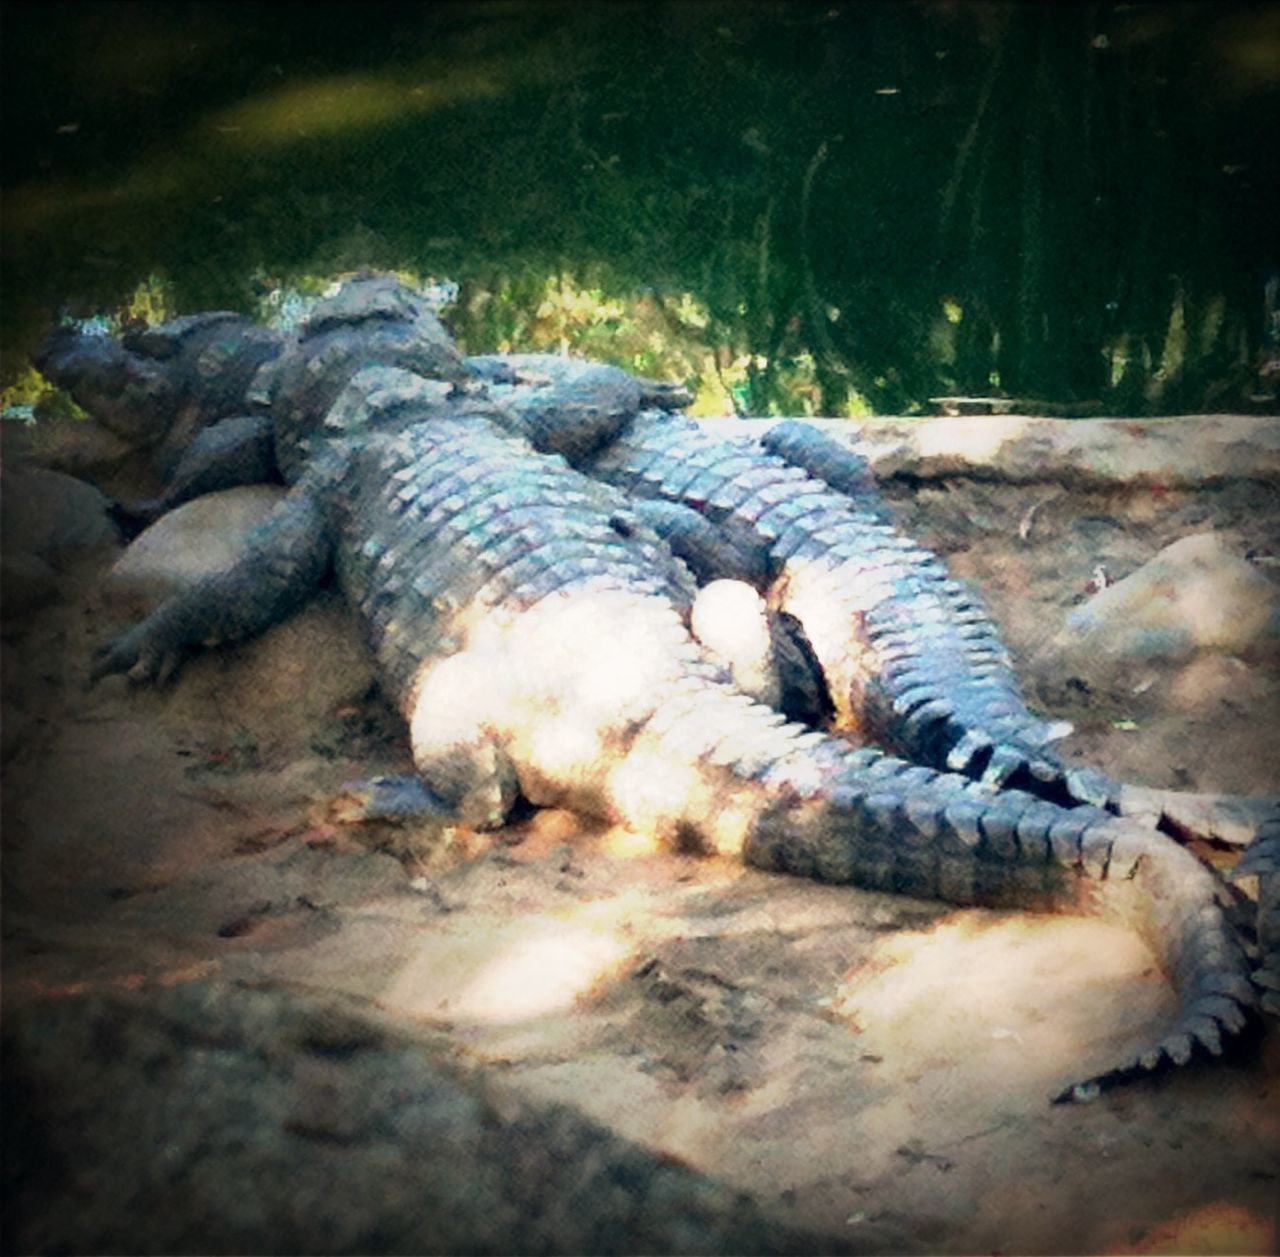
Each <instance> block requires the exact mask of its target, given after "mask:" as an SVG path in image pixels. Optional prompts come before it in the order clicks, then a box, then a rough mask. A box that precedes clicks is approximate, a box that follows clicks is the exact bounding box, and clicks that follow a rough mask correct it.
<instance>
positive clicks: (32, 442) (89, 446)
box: [3, 416, 145, 484]
mask: <svg viewBox="0 0 1280 1257" xmlns="http://www.w3.org/2000/svg"><path fill="white" fill-rule="evenodd" d="M3 433H4V438H3V439H4V453H5V457H6V458H8V459H13V458H20V459H22V460H23V462H24V463H26V464H28V465H30V466H34V467H44V468H48V469H49V470H51V471H62V472H66V473H67V475H69V476H77V477H79V478H80V479H83V480H92V481H94V483H98V484H100V483H102V481H103V479H106V478H110V477H112V476H114V475H115V474H116V473H117V472H119V471H120V470H121V469H122V468H124V467H125V466H126V465H128V464H132V463H135V462H138V461H141V460H139V458H138V454H137V452H136V450H135V449H134V447H133V446H132V445H130V444H129V443H128V442H127V441H125V440H124V439H123V438H121V437H119V436H117V435H116V434H115V433H114V432H112V431H111V430H110V429H109V428H105V427H103V426H102V424H100V423H98V422H97V421H96V420H94V419H68V418H64V417H62V416H49V417H47V418H41V419H40V420H39V421H38V422H36V423H33V424H31V425H30V426H29V427H20V426H16V425H12V424H10V425H6V426H5V427H4V429H3ZM144 465H145V464H144Z"/></svg>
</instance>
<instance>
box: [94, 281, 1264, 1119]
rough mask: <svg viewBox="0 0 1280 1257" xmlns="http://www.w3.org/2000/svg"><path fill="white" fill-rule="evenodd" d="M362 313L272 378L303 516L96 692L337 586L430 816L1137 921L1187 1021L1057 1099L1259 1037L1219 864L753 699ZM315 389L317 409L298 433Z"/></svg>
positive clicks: (632, 541) (496, 438)
mask: <svg viewBox="0 0 1280 1257" xmlns="http://www.w3.org/2000/svg"><path fill="white" fill-rule="evenodd" d="M414 317H416V315H415V312H414V311H413V310H412V309H410V310H407V311H402V312H401V313H400V314H399V315H397V316H395V319H390V320H388V321H395V320H396V319H401V320H402V321H405V322H412V321H413V318H414ZM342 318H346V319H347V322H348V327H349V328H351V327H356V326H357V325H362V326H363V329H364V330H363V331H362V332H361V335H365V334H367V333H368V332H370V330H371V322H375V321H371V320H367V319H366V320H363V322H362V321H361V320H360V319H358V318H355V317H354V316H353V315H351V314H350V312H349V311H348V313H347V314H346V315H343V314H342V301H341V300H339V301H338V302H337V313H336V314H335V310H334V308H333V307H322V308H321V310H320V311H319V314H318V316H317V317H316V319H315V321H314V322H313V324H312V326H311V327H309V328H304V329H303V331H302V334H301V336H300V337H299V338H298V340H297V341H295V342H294V343H292V344H291V346H290V347H288V348H286V350H285V351H284V353H283V355H282V356H281V358H280V359H279V362H278V365H277V366H276V367H275V368H274V369H273V372H272V380H271V381H270V382H269V383H270V387H271V390H272V394H273V405H274V406H276V407H277V428H278V431H277V457H278V461H279V463H280V465H281V467H282V468H283V469H284V470H285V475H286V478H287V479H288V480H289V481H290V482H291V488H290V490H289V492H288V494H287V495H286V497H285V498H284V499H283V501H282V503H281V505H280V507H279V508H278V509H277V510H276V512H275V513H274V514H273V516H272V517H271V518H270V519H269V520H268V521H267V522H266V524H265V525H264V526H263V527H262V528H261V530H260V531H259V532H258V534H257V535H256V537H255V538H254V540H253V543H252V545H251V546H250V548H249V550H248V551H247V553H246V554H245V555H244V556H243V557H242V559H241V560H240V561H239V562H238V563H237V564H236V565H235V566H234V567H232V568H231V569H229V570H228V571H227V572H225V573H223V574H221V575H219V576H216V577H213V578H210V579H208V580H207V581H205V582H203V583H202V584H200V585H198V586H196V587H194V588H193V589H192V590H190V591H188V592H186V593H184V594H180V595H177V596H175V597H174V598H172V599H171V600H169V601H168V602H166V603H165V604H163V605H162V606H161V607H160V608H158V609H157V610H156V611H155V612H154V613H153V614H152V615H150V616H149V617H147V619H145V620H144V621H142V622H141V623H140V624H138V625H137V626H135V627H134V628H133V629H131V630H129V631H128V632H126V633H125V634H124V635H123V636H122V637H121V638H119V639H118V640H116V641H115V642H114V643H112V644H110V645H109V646H107V647H106V648H104V650H103V652H102V653H101V655H100V656H99V658H98V659H97V661H96V663H95V668H94V671H95V674H96V675H98V676H102V675H106V674H109V673H112V672H129V673H130V674H131V675H132V676H133V677H134V678H136V679H140V680H157V681H158V680H163V679H165V678H166V677H168V676H169V675H172V673H173V672H174V671H175V670H176V668H177V667H178V666H179V665H180V663H181V660H182V658H183V657H184V655H185V654H186V653H187V651H189V650H190V649H192V648H195V647H198V646H212V645H218V644H221V643H223V642H227V641H232V640H236V639H239V638H244V637H247V636H250V635H252V634H254V633H256V632H258V631H260V630H261V629H263V628H265V627H266V626H268V625H269V624H271V623H273V622H275V621H276V620H278V619H280V618H281V617H282V616H283V615H285V614H287V613H288V611H289V610H290V609H291V608H293V607H295V606H297V605H299V604H300V603H301V602H302V601H303V600H305V599H306V598H307V597H308V595H309V594H310V592H311V591H312V589H313V588H314V587H315V586H316V585H317V584H318V583H319V582H320V581H321V580H322V579H323V578H324V576H325V574H326V573H327V572H328V571H329V570H330V569H331V568H332V569H333V570H335V571H336V574H337V578H338V581H339V584H340V585H341V587H342V589H343V590H344V592H345V593H346V595H347V597H348V598H349V599H350V601H351V603H352V604H353V606H354V608H355V609H356V611H357V613H358V615H359V618H360V620H361V622H362V624H363V626H364V629H365V631H366V634H367V636H368V639H369V641H370V644H371V645H372V647H373V649H374V651H375V653H376V655H377V658H378V661H379V664H380V667H381V672H382V676H383V679H384V682H385V686H386V689H387V691H388V693H389V694H390V695H391V696H392V697H393V698H394V700H395V701H396V703H397V704H398V706H399V708H400V710H401V711H402V712H403V714H404V717H405V719H406V721H407V723H408V725H409V729H410V737H411V745H412V749H413V756H414V762H415V766H416V768H417V771H418V778H417V784H416V786H415V787H413V789H414V790H416V793H417V799H416V805H417V806H418V807H419V809H420V810H422V811H424V812H427V813H434V814H435V815H438V816H443V817H447V818H449V819H452V820H458V821H461V822H465V823H469V824H472V825H478V826H483V825H493V824H497V823H500V822H501V820H502V819H503V817H504V816H505V815H506V813H507V811H508V809H509V807H510V806H511V804H512V803H513V801H514V800H515V798H516V797H517V795H518V794H522V795H524V796H525V797H526V798H527V799H528V800H529V801H531V802H533V803H534V804H538V805H551V804H555V805H560V806H565V807H568V808H571V809H574V810H577V811H580V812H583V813H590V814H596V815H603V816H605V817H607V818H610V819H612V820H614V821H617V822H620V823H622V824H625V825H627V826H630V827H634V828H638V829H644V830H648V831H652V832H655V833H657V834H659V835H662V836H664V837H666V838H668V839H670V840H671V841H673V842H676V843H680V844H683V845H685V846H687V847H692V848H696V849H702V850H708V851H715V852H719V853H722V854H734V855H740V856H742V857H743V858H745V859H746V860H748V861H749V862H751V863H753V864H756V865H759V866H762V867H764V868H769V869H777V870H782V871H788V872H792V873H796V874H802V875H806V876H813V877H818V878H821V879H824V880H828V881H833V882H848V883H853V884H856V885H859V886H865V887H870V888H874V889H880V890H891V891H896V892H901V893H905V894H913V895H919V896H925V897H931V898H940V899H943V900H946V901H949V902H953V903H960V904H970V903H979V904H1017V905H1026V906H1031V905H1036V904H1056V905H1061V904H1064V903H1071V902H1076V901H1078V900H1080V899H1084V900H1085V901H1087V902H1089V903H1091V904H1093V905H1094V906H1096V907H1098V908H1100V909H1102V910H1110V911H1115V912H1117V913H1119V914H1120V915H1121V916H1122V917H1123V918H1124V919H1126V920H1128V921H1130V922H1131V923H1132V924H1133V925H1134V926H1135V927H1136V928H1138V929H1139V930H1141V931H1142V932H1143V933H1144V935H1145V936H1146V937H1147V939H1148V940H1149V942H1150V944H1151V946H1152V947H1153V950H1154V951H1155V953H1156V954H1157V956H1158V958H1159V960H1160V962H1161V964H1162V965H1163V967H1164V969H1165V971H1166V972H1167V973H1168V974H1169V976H1170V978H1171V979H1172V981H1173V982H1174V985H1175V987H1176V989H1177V992H1178V996H1179V1011H1178V1015H1177V1018H1176V1021H1175V1023H1174V1025H1173V1026H1172V1027H1171V1028H1169V1029H1168V1031H1167V1032H1165V1033H1163V1034H1160V1035H1158V1036H1156V1037H1155V1038H1154V1039H1153V1040H1152V1041H1151V1042H1150V1043H1148V1044H1145V1045H1144V1046H1142V1047H1141V1048H1140V1049H1139V1050H1137V1051H1135V1052H1134V1053H1132V1054H1131V1055H1129V1056H1127V1057H1126V1058H1125V1059H1124V1060H1122V1061H1120V1062H1119V1063H1117V1064H1113V1065H1111V1066H1110V1067H1108V1068H1105V1069H1101V1070H1099V1071H1097V1072H1096V1073H1094V1074H1093V1075H1092V1077H1090V1078H1089V1079H1087V1080H1086V1082H1085V1083H1083V1084H1079V1085H1077V1086H1076V1087H1066V1088H1065V1089H1064V1090H1063V1092H1062V1093H1060V1096H1059V1097H1058V1098H1069V1097H1072V1096H1076V1095H1079V1094H1081V1088H1084V1089H1085V1090H1090V1089H1092V1088H1093V1087H1094V1086H1095V1085H1103V1084H1110V1083H1113V1082H1116V1081H1119V1080H1122V1079H1125V1078H1128V1077H1130V1076H1131V1075H1134V1074H1140V1073H1143V1072H1146V1071H1148V1070H1150V1069H1154V1068H1157V1067H1159V1066H1161V1065H1163V1064H1167V1063H1169V1062H1175V1063H1183V1062H1185V1061H1187V1060H1188V1059H1190V1058H1191V1057H1192V1055H1193V1054H1194V1053H1195V1051H1196V1049H1197V1047H1201V1048H1203V1049H1205V1050H1207V1051H1209V1052H1212V1053H1217V1052H1219V1051H1220V1050H1221V1049H1222V1041H1223V1038H1224V1037H1227V1036H1231V1035H1234V1034H1236V1033H1238V1032H1240V1031H1241V1030H1242V1029H1243V1028H1244V1027H1245V1025H1246V1024H1247V1021H1248V1019H1249V1018H1248V1010H1249V1009H1250V1008H1251V1006H1252V1003H1253V992H1252V988H1251V986H1250V984H1249V981H1248V978H1247V965H1246V962H1245V958H1244V956H1243V953H1242V951H1241V949H1240V947H1239V944H1238V942H1237V940H1236V938H1235V936H1234V933H1233V931H1232V929H1231V927H1230V925H1229V924H1228V922H1227V920H1226V918H1225V916H1224V913H1223V911H1222V908H1221V906H1220V895H1221V886H1220V884H1219V883H1218V882H1217V880H1216V879H1215V877H1214V876H1213V875H1212V873H1210V872H1209V871H1208V870H1207V869H1206V868H1204V867H1203V866H1202V865H1201V864H1200V863H1199V862H1198V861H1197V860H1196V859H1195V858H1194V857H1193V856H1192V855H1190V854H1189V853H1188V852H1186V851H1185V850H1183V849H1182V848H1180V847H1178V846H1177V845H1176V844H1174V843H1172V842H1169V841H1168V840H1167V839H1166V838H1164V837H1163V836H1161V835H1159V834H1157V833H1155V832H1153V831H1151V830H1149V829H1147V828H1144V827H1141V826H1138V825H1135V824H1133V823H1131V822H1129V821H1126V820H1124V819H1121V818H1117V817H1114V816H1110V815H1108V814H1106V813H1104V812H1102V811H1100V810H1097V809H1094V808H1092V807H1088V806H1081V807H1077V808H1074V809H1071V810H1066V809H1062V808H1059V807H1056V806H1054V805H1052V804H1050V803H1046V802H1044V801H1042V800H1038V799H1035V798H1033V797H1031V796H1030V795H1027V794H1024V793H1021V792H1017V791H1012V790H1007V791H1000V790H997V789H996V788H995V787H994V786H992V785H989V784H984V783H980V782H974V781H971V780H968V779H966V778H964V777H962V776H959V775H957V774H948V773H942V772H937V771H935V770H933V769H930V768H927V767H924V766H921V765H914V764H910V763H907V762H905V761H903V760H900V759H896V758H894V757H892V756H888V755H885V754H883V753H881V752H880V751H878V750H875V749H872V748H869V747H862V748H854V747H852V746H850V745H849V744H848V743H847V742H845V741H843V740H840V739H836V738H832V737H829V736H827V735H825V734H823V733H820V732H816V731H814V730H812V729H808V728H805V727H803V726H800V725H797V724H792V723H788V722H786V721H785V720H784V719H783V718H782V717H781V716H780V715H779V714H778V713H776V712H775V711H773V710H772V709H770V708H768V707H766V706H764V705H762V704H759V703H756V702H754V701H752V700H751V699H750V698H748V697H747V696H745V695H744V694H742V693H741V692H740V691H739V690H737V689H736V688H735V687H734V686H733V685H731V684H730V683H729V682H728V680H727V679H726V676H725V674H724V672H723V671H722V669H721V668H720V667H719V666H718V665H717V664H716V663H714V662H713V661H712V660H710V659H709V658H708V657H707V656H706V654H705V653H704V652H703V650H702V648H701V647H700V646H699V645H698V644H697V642H696V641H695V640H694V639H693V638H692V637H691V636H690V634H689V632H688V628H687V616H688V612H689V607H690V603H691V601H692V598H693V594H694V587H693V583H692V580H691V578H690V577H689V576H688V574H687V572H686V571H685V570H684V569H683V568H682V567H681V566H680V565H679V564H677V563H675V562H674V561H673V560H672V558H671V555H670V552H669V551H668V550H667V549H666V547H665V546H664V545H663V544H662V543H661V542H660V541H659V539H658V538H657V537H656V535H655V534H653V533H652V532H651V531H650V530H649V529H648V528H647V526H646V525H645V524H644V523H643V521H642V520H640V519H639V518H637V517H636V516H635V514H634V513H633V512H632V511H631V510H630V508H629V506H628V502H627V500H626V499H625V498H624V497H623V496H622V495H620V494H619V493H618V492H617V491H616V490H613V489H611V488H609V487H607V486H605V485H603V484H601V483H600V482H598V481H595V480H591V479H589V478H587V477H584V476H583V475H581V474H580V473H578V472H576V471H574V470H572V469H571V468H570V467H569V466H568V465H567V464H566V463H565V462H564V460H563V459H562V458H560V457H559V456H542V455H539V454H537V453H536V452H535V451H534V449H533V447H532V446H531V445H530V444H529V443H528V442H527V441H526V440H525V439H524V437H523V436H521V435H519V433H518V432H513V431H512V430H511V429H512V428H513V427H514V428H516V429H518V428H519V426H520V425H519V421H518V420H514V421H513V420H512V418H511V415H510V412H506V411H503V410H502V409H501V408H499V407H496V406H494V405H493V404H492V403H491V402H488V401H487V400H486V399H484V398H479V399H477V398H473V397H469V396H467V395H465V394H461V395H459V394H458V393H457V392H456V390H453V389H452V388H451V387H450V386H449V385H448V384H447V383H443V382H439V381H432V380H427V379H424V378H423V377H422V376H420V375H415V374H412V373H410V372H408V371H405V370H404V369H402V368H401V367H399V366H398V365H395V364H392V365H387V364H386V363H385V362H380V361H379V359H380V358H383V357H387V358H392V359H394V358H395V357H396V355H397V354H398V353H399V352H401V349H402V345H403V342H401V341H400V340H398V339H397V338H396V337H394V336H392V337H389V338H388V337H386V336H385V335H383V333H385V331H386V329H382V328H379V329H375V330H377V332H378V333H379V336H381V337H382V339H381V340H379V339H378V337H377V336H370V337H369V339H368V341H367V343H366V346H365V348H366V351H367V352H365V353H363V354H353V355H346V354H339V353H337V352H336V351H334V350H333V349H332V348H330V347H328V342H327V341H326V338H325V333H326V330H327V329H329V328H330V327H332V326H336V322H340V321H341V320H342ZM326 320H329V321H328V322H326ZM335 320H336V321H335ZM317 364H318V365H317ZM296 381H306V382H307V385H308V388H309V389H311V394H310V401H309V402H308V403H307V405H306V406H298V407H296V408H295V409H294V411H293V412H292V414H289V413H287V412H289V405H288V399H289V398H290V396H291V395H293V396H296V394H291V390H293V389H294V387H295V382H296ZM316 406H323V407H324V409H323V413H322V415H321V416H320V419H319V422H318V423H316V422H314V421H313V420H314V415H313V418H312V419H308V420H307V421H306V423H302V420H303V419H304V417H305V413H304V412H306V413H311V412H313V410H314V407H316ZM309 408H310V411H309ZM282 417H284V422H281V421H280V420H281V418H282ZM295 421H297V422H295ZM299 424H301V426H299ZM308 425H309V426H308ZM399 797H401V796H398V798H399Z"/></svg>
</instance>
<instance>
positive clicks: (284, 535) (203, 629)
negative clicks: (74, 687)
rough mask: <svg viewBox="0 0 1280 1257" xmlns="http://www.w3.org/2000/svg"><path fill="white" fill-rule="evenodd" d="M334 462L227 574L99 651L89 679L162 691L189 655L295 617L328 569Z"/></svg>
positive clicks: (298, 489)
mask: <svg viewBox="0 0 1280 1257" xmlns="http://www.w3.org/2000/svg"><path fill="white" fill-rule="evenodd" d="M341 461H342V460H341V456H340V454H338V453H337V452H336V451H334V452H331V454H330V456H329V458H328V459H326V460H319V461H318V462H317V464H316V465H315V466H314V467H313V468H312V469H311V471H310V472H309V474H308V475H307V476H305V477H303V479H302V480H300V481H299V482H298V483H297V484H296V485H295V486H294V487H293V488H292V489H291V490H290V491H289V493H288V494H287V495H286V497H285V498H284V499H283V501H281V503H280V504H279V506H277V507H276V509H275V510H274V511H273V512H272V513H271V515H270V516H268V518H267V519H266V520H265V521H264V522H263V523H262V524H261V525H260V526H259V527H258V528H257V529H256V530H255V531H254V532H253V533H252V534H251V535H250V538H249V543H248V546H247V548H246V551H245V553H244V554H243V556H242V557H241V558H240V559H239V560H238V561H237V562H236V563H235V564H234V565H233V566H232V567H230V568H228V569H227V570H226V571H225V572H219V573H217V574H215V575H213V576H210V577H207V578H206V579H205V580H203V581H201V582H200V583H199V584H197V585H195V586H193V587H192V588H191V589H188V590H184V591H183V592H181V593H178V594H175V595H174V596H173V597H171V598H169V599H168V600H167V601H166V602H164V603H162V604H161V605H160V606H159V607H158V608H157V609H156V610H155V611H153V612H152V613H151V614H150V615H149V616H147V617H146V619H144V620H142V621H141V622H140V623H138V624H136V625H135V626H134V627H133V628H131V629H130V630H129V631H128V632H126V633H124V634H123V635H122V636H120V637H119V638H117V639H116V640H115V641H113V642H110V643H109V644H107V645H106V646H104V647H102V648H101V649H100V650H99V651H98V652H97V654H96V655H95V657H94V659H93V661H92V663H91V666H90V680H91V681H97V680H100V679H101V678H103V677H105V676H110V675H111V674H112V673H117V672H126V673H128V674H129V677H130V679H132V680H135V681H149V682H154V683H156V684H161V685H162V684H165V683H166V682H168V681H169V680H170V679H171V678H172V677H173V676H174V675H175V673H176V672H177V671H178V669H179V668H180V667H181V665H182V662H183V660H184V659H185V658H186V656H187V655H188V654H189V653H190V652H191V651H192V650H194V649H196V648H200V647H214V646H221V645H225V644H228V643H231V642H237V641H243V640H245V639H246V638H250V637H254V636H256V635H257V634H259V633H262V632H263V631H264V630H266V629H268V628H270V627H271V625H273V624H275V623H277V622H278V621H280V620H282V619H284V618H285V617H286V616H287V615H290V614H291V613H292V612H293V611H295V610H297V608H298V607H300V606H301V605H302V604H303V603H304V602H306V600H307V599H308V598H310V597H311V595H312V593H313V592H314V591H315V590H316V589H317V588H318V586H319V585H320V583H321V581H322V580H323V579H324V578H325V576H326V574H327V573H328V572H329V569H330V567H331V565H332V562H333V553H334V529H333V525H332V522H331V518H330V516H331V512H330V510H329V509H328V507H327V505H326V503H325V499H324V487H325V484H326V482H327V481H328V480H329V478H330V477H331V476H333V475H334V474H335V470H336V468H337V467H340V465H341Z"/></svg>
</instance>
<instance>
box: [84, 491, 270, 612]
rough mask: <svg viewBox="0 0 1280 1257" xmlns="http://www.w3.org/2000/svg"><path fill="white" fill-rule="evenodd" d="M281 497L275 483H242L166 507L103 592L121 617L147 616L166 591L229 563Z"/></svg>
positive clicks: (116, 568) (185, 585) (109, 576)
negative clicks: (181, 504)
mask: <svg viewBox="0 0 1280 1257" xmlns="http://www.w3.org/2000/svg"><path fill="white" fill-rule="evenodd" d="M283 496H284V490H283V489H282V488H280V487H279V486H278V485H245V486H242V487H240V488H237V489H226V490H223V491H222V492H221V493H210V494H206V495H205V496H204V497H200V498H196V499H195V500H194V501H192V502H188V503H186V504H185V505H183V506H180V507H178V508H177V510H174V511H170V512H169V513H168V514H166V515H163V516H161V518H160V519H158V520H157V521H156V522H155V523H154V524H152V525H151V527H150V528H148V529H146V531H145V532H143V533H141V534H140V535H139V536H138V537H137V538H135V540H134V541H133V543H132V544H131V545H130V546H129V548H128V549H127V550H126V551H125V552H124V554H122V555H121V556H120V558H119V559H118V560H117V561H116V564H115V566H114V567H113V568H112V569H111V571H110V572H109V573H108V574H107V577H106V579H105V580H104V582H103V596H104V597H105V598H106V600H107V601H108V602H109V603H110V604H111V606H112V607H113V608H114V609H115V610H118V611H119V612H120V613H121V614H122V615H128V616H143V615H146V614H147V613H148V612H149V611H153V610H154V609H155V608H156V607H157V606H158V605H159V604H160V603H161V602H163V601H164V600H165V599H166V598H168V597H169V596H170V595H171V594H174V593H177V592H178V591H179V590H180V589H186V588H189V587H190V586H191V585H194V584H195V583H196V582H197V581H199V580H201V579H203V578H204V577H205V576H209V575H212V574H213V573H214V572H220V571H223V570H225V569H226V568H228V567H230V566H231V564H232V563H234V562H235V560H236V558H237V557H238V556H239V555H240V554H241V552H242V551H243V550H244V545H245V540H246V538H247V537H248V535H249V533H250V532H251V531H252V530H253V529H254V528H255V527H257V525H258V524H260V523H262V521H263V520H264V519H266V517H267V516H268V515H270V514H271V511H272V508H273V507H274V506H275V504H276V503H277V502H278V501H279V500H280V499H281V498H282V497H283Z"/></svg>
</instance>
